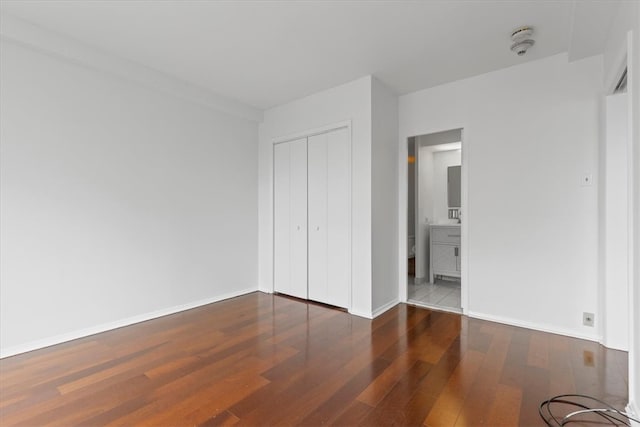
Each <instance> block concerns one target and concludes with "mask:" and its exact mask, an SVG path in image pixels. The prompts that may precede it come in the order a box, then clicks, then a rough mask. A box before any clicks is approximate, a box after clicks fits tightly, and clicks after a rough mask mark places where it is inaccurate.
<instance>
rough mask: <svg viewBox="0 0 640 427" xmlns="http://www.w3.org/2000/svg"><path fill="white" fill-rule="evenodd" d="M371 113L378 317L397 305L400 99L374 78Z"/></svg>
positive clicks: (375, 304) (374, 286) (373, 259)
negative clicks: (386, 309) (385, 310)
mask: <svg viewBox="0 0 640 427" xmlns="http://www.w3.org/2000/svg"><path fill="white" fill-rule="evenodd" d="M371 112H372V119H371V120H372V123H371V125H372V133H371V154H372V158H371V188H372V192H371V213H372V221H371V225H372V230H371V245H372V248H371V249H372V255H371V256H372V274H373V275H372V283H373V289H372V292H373V295H372V299H373V303H372V311H373V314H374V315H375V314H377V313H378V312H380V311H381V310H384V309H385V308H389V307H390V306H393V305H395V304H396V303H397V302H398V284H397V278H398V233H397V226H396V224H397V223H398V207H397V203H398V162H397V157H396V156H397V153H398V151H397V150H398V149H397V147H398V139H397V138H398V97H397V96H396V95H395V94H394V93H393V92H392V91H391V90H390V89H388V88H387V87H386V86H384V85H383V84H382V83H381V82H380V81H379V80H377V79H375V78H374V79H372V91H371ZM405 159H406V157H405ZM403 215H404V216H405V217H406V214H405V213H403ZM405 247H406V245H405Z"/></svg>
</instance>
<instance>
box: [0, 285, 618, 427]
mask: <svg viewBox="0 0 640 427" xmlns="http://www.w3.org/2000/svg"><path fill="white" fill-rule="evenodd" d="M626 378H627V356H626V353H624V352H619V351H613V350H607V349H605V348H604V347H602V346H600V345H598V344H596V343H593V342H589V341H583V340H579V339H573V338H568V337H564V336H559V335H553V334H548V333H543V332H536V331H532V330H528V329H522V328H517V327H511V326H506V325H502V324H498V323H492V322H487V321H481V320H476V319H470V318H467V317H464V316H460V315H457V314H452V313H445V312H436V311H430V310H426V309H422V308H418V307H413V306H408V305H404V304H401V305H399V306H397V307H395V308H393V309H391V310H389V311H387V312H386V313H384V314H382V315H381V316H379V317H378V318H376V319H375V320H367V319H364V318H360V317H356V316H352V315H349V314H348V313H345V312H343V311H338V310H333V309H330V308H327V307H323V306H319V305H314V304H312V303H306V302H302V301H297V300H293V299H288V298H284V297H280V296H273V295H267V294H263V293H257V292H256V293H252V294H249V295H245V296H242V297H238V298H234V299H230V300H226V301H223V302H219V303H215V304H210V305H207V306H203V307H200V308H197V309H193V310H189V311H186V312H182V313H179V314H175V315H172V316H166V317H162V318H159V319H156V320H152V321H148V322H144V323H140V324H137V325H133V326H129V327H125V328H121V329H117V330H113V331H110V332H106V333H102V334H98V335H94V336H91V337H87V338H84V339H80V340H76V341H72V342H69V343H65V344H61V345H57V346H53V347H50V348H46V349H43V350H38V351H34V352H31V353H27V354H23V355H19V356H14V357H10V358H6V359H3V360H1V361H0V424H1V425H3V426H10V425H31V426H36V425H61V426H70V425H87V426H94V425H105V424H109V425H129V426H130V425H138V424H148V425H163V426H168V425H173V426H178V425H185V426H186V425H189V426H192V425H220V424H238V425H293V424H298V425H320V424H334V425H343V426H346V425H366V426H383V425H393V424H396V425H422V424H425V425H429V426H436V425H446V426H453V425H488V426H498V425H512V426H516V425H521V426H522V425H541V424H542V423H541V420H540V418H539V416H538V404H539V403H540V402H541V401H542V400H543V399H546V398H548V397H550V396H552V395H556V394H560V393H585V394H590V395H593V396H595V397H598V398H602V399H604V400H606V401H608V402H610V403H612V404H614V405H616V406H617V407H619V408H622V406H623V405H624V404H625V402H626V398H627V392H626V390H627V385H626Z"/></svg>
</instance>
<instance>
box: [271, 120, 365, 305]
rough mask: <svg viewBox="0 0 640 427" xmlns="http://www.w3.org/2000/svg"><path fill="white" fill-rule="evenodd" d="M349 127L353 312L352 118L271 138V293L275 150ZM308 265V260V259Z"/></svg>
mask: <svg viewBox="0 0 640 427" xmlns="http://www.w3.org/2000/svg"><path fill="white" fill-rule="evenodd" d="M343 128H346V129H347V135H348V140H347V144H348V145H349V150H348V151H349V182H348V183H347V188H348V191H349V203H350V205H351V206H350V210H351V215H349V230H350V233H351V235H350V236H349V253H350V254H351V259H350V260H349V265H350V273H349V288H350V291H349V306H348V310H349V312H351V307H352V305H353V259H354V256H353V192H352V188H351V183H352V182H353V176H352V175H353V144H352V140H353V130H352V125H351V120H344V121H340V122H336V123H330V124H327V125H324V126H320V127H317V128H313V129H308V130H305V131H302V132H296V133H293V134H289V135H285V136H281V137H277V138H273V139H272V140H271V293H274V292H275V285H276V283H275V226H274V222H275V191H274V190H275V189H274V182H275V180H274V174H275V156H274V153H273V150H274V149H275V146H276V145H277V144H281V143H286V142H290V141H295V140H297V139H302V138H309V137H311V136H314V135H320V134H323V133H327V132H331V131H334V130H338V129H343ZM307 244H308V243H307ZM307 265H308V260H307Z"/></svg>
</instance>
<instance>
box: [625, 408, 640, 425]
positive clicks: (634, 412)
mask: <svg viewBox="0 0 640 427" xmlns="http://www.w3.org/2000/svg"><path fill="white" fill-rule="evenodd" d="M624 410H625V412H626V413H627V414H629V415H631V416H632V417H634V418H638V417H639V416H640V410H639V409H638V405H636V404H635V402H629V403H628V404H627V407H626V408H625V409H624ZM630 421H631V426H632V427H640V423H637V422H635V421H633V420H630Z"/></svg>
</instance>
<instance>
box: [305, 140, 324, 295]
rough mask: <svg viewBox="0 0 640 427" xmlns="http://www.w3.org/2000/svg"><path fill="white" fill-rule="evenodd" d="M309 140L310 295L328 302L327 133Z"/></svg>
mask: <svg viewBox="0 0 640 427" xmlns="http://www.w3.org/2000/svg"><path fill="white" fill-rule="evenodd" d="M308 141H309V142H308V177H309V181H308V195H307V197H308V208H309V246H308V247H309V252H308V253H309V257H308V259H309V299H312V300H314V301H320V302H327V301H328V294H327V280H328V277H327V273H328V270H327V209H328V206H327V134H321V135H315V136H311V137H309V139H308Z"/></svg>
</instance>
